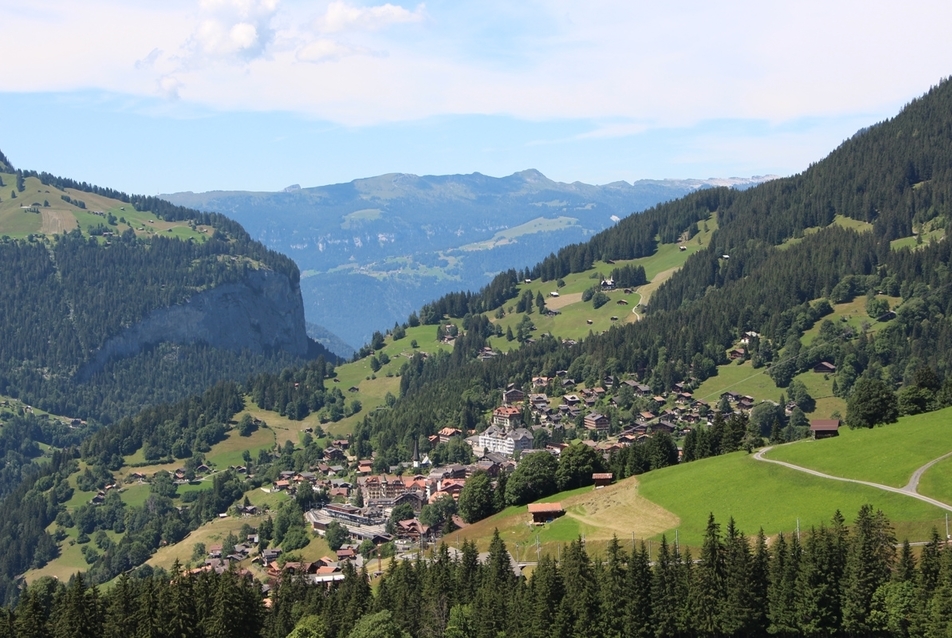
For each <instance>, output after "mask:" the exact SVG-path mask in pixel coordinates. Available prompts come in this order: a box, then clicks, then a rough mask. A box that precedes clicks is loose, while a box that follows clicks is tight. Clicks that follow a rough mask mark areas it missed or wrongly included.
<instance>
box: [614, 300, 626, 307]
mask: <svg viewBox="0 0 952 638" xmlns="http://www.w3.org/2000/svg"><path fill="white" fill-rule="evenodd" d="M615 303H616V304H617V305H619V306H627V305H628V301H627V300H625V299H619V300H618V301H616V302H615Z"/></svg>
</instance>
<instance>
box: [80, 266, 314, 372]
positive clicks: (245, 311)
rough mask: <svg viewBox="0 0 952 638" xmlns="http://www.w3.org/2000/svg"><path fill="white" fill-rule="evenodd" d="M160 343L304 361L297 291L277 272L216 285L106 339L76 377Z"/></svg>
mask: <svg viewBox="0 0 952 638" xmlns="http://www.w3.org/2000/svg"><path fill="white" fill-rule="evenodd" d="M163 342H172V343H181V344H192V343H205V344H208V345H209V346H212V347H215V348H223V349H226V350H242V349H247V350H251V351H252V352H270V351H275V350H284V351H286V352H288V353H290V354H293V355H296V356H300V357H305V356H307V353H308V339H307V332H306V328H305V324H304V306H303V303H302V300H301V290H300V288H299V287H297V286H292V284H291V282H290V280H289V279H288V277H287V276H286V275H283V274H281V273H277V272H274V271H271V270H265V269H260V270H255V271H252V272H251V273H250V274H249V275H248V276H247V277H246V278H245V279H244V280H243V281H241V282H239V283H231V284H224V285H222V286H217V287H215V288H211V289H209V290H205V291H202V292H200V293H197V294H195V295H193V296H192V297H191V298H190V299H189V300H188V301H186V302H185V303H183V304H180V305H177V306H171V307H168V308H161V309H159V310H155V311H153V312H151V313H150V314H149V315H148V316H147V317H145V319H143V320H142V321H140V322H139V323H137V324H136V325H134V326H131V327H129V328H127V329H126V330H124V331H123V332H122V333H121V334H119V335H117V336H115V337H113V338H111V339H110V340H109V341H107V342H106V344H105V345H104V346H103V347H102V348H101V349H100V350H99V351H98V352H97V353H96V355H95V356H94V357H93V358H92V359H91V360H90V361H89V362H87V363H86V364H85V365H84V366H83V367H82V369H81V370H80V372H79V377H80V378H81V379H83V378H88V377H90V376H92V375H94V374H96V373H97V372H99V371H100V370H102V368H103V366H105V365H106V363H107V362H108V361H109V360H111V359H120V358H125V357H132V356H135V355H137V354H139V353H140V352H141V351H142V350H143V349H144V348H147V347H149V346H153V345H156V344H158V343H163Z"/></svg>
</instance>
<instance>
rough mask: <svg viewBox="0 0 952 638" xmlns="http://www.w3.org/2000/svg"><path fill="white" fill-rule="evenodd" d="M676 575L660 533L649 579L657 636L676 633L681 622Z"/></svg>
mask: <svg viewBox="0 0 952 638" xmlns="http://www.w3.org/2000/svg"><path fill="white" fill-rule="evenodd" d="M678 577H679V574H678V573H677V571H676V568H675V560H674V557H673V556H672V555H671V551H670V550H669V549H668V540H667V538H665V536H664V535H662V536H661V546H660V547H659V548H658V555H657V558H656V559H655V565H654V571H653V573H652V579H651V603H652V604H651V624H652V625H653V626H654V628H655V635H656V636H657V637H658V638H666V637H668V636H677V635H678V626H679V624H680V622H681V619H680V618H679V616H680V614H679V613H678V609H679V607H680V606H681V605H682V603H683V599H682V598H680V597H679V587H678Z"/></svg>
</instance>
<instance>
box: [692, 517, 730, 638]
mask: <svg viewBox="0 0 952 638" xmlns="http://www.w3.org/2000/svg"><path fill="white" fill-rule="evenodd" d="M723 590H724V551H723V546H722V545H721V538H720V525H718V524H717V523H716V522H715V521H714V514H709V515H708V518H707V530H706V532H705V534H704V544H703V545H702V547H701V560H700V562H699V564H698V566H697V569H696V570H695V579H694V580H693V581H692V582H691V594H690V596H691V603H690V608H691V619H692V622H693V624H694V627H695V629H696V630H697V633H698V635H699V636H714V635H717V634H718V633H719V631H720V623H721V619H720V617H719V616H720V611H721V609H722V607H721V604H722V600H721V599H722V595H723Z"/></svg>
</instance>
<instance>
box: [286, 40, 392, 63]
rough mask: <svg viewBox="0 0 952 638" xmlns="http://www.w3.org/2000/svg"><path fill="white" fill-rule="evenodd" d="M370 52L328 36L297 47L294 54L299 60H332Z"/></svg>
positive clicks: (370, 53)
mask: <svg viewBox="0 0 952 638" xmlns="http://www.w3.org/2000/svg"><path fill="white" fill-rule="evenodd" d="M372 54H373V52H372V51H371V50H370V49H367V48H365V47H356V46H350V45H347V44H343V43H340V42H336V41H334V40H330V39H328V38H318V39H317V40H314V41H313V42H310V43H308V44H306V45H304V46H303V47H301V48H300V49H298V50H297V52H296V53H295V56H296V58H297V59H298V60H299V61H301V62H332V61H334V60H339V59H341V58H343V57H346V56H350V55H372Z"/></svg>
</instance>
